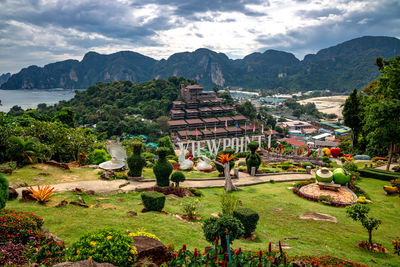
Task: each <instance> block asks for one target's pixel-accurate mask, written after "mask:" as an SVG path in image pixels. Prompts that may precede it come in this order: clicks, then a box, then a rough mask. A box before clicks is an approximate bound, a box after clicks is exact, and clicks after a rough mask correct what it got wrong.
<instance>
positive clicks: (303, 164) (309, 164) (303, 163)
mask: <svg viewBox="0 0 400 267" xmlns="http://www.w3.org/2000/svg"><path fill="white" fill-rule="evenodd" d="M300 166H302V167H304V168H307V167H308V166H310V167H311V168H312V169H313V168H315V165H314V164H312V163H311V162H302V163H300Z"/></svg>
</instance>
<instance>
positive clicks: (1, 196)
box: [0, 173, 8, 210]
mask: <svg viewBox="0 0 400 267" xmlns="http://www.w3.org/2000/svg"><path fill="white" fill-rule="evenodd" d="M7 200H8V181H7V179H6V178H5V177H4V176H3V175H2V174H1V173H0V210H1V209H3V208H4V207H5V206H6V202H7Z"/></svg>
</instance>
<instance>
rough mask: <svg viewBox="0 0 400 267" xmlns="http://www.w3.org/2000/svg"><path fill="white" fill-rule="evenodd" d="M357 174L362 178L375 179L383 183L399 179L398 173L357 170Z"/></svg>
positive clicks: (399, 174)
mask: <svg viewBox="0 0 400 267" xmlns="http://www.w3.org/2000/svg"><path fill="white" fill-rule="evenodd" d="M358 172H359V173H360V175H361V176H362V177H368V178H375V179H379V180H383V181H390V180H393V179H398V178H400V173H394V172H389V171H384V170H377V169H371V168H366V169H360V170H358Z"/></svg>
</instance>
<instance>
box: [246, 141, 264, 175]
mask: <svg viewBox="0 0 400 267" xmlns="http://www.w3.org/2000/svg"><path fill="white" fill-rule="evenodd" d="M247 147H248V148H249V149H250V151H251V152H250V154H248V155H247V156H246V166H247V171H248V173H251V168H252V167H255V168H256V172H257V170H258V168H259V167H260V164H261V157H260V155H258V154H257V153H256V150H257V148H258V143H257V142H250V143H249V144H248V145H247Z"/></svg>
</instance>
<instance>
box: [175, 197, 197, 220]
mask: <svg viewBox="0 0 400 267" xmlns="http://www.w3.org/2000/svg"><path fill="white" fill-rule="evenodd" d="M199 203H200V201H199V199H198V198H196V199H192V198H190V199H189V200H185V201H184V202H181V203H180V205H181V206H182V211H183V213H184V214H185V215H186V216H187V217H188V219H194V218H195V216H196V214H197V210H198V208H199V207H200V205H199Z"/></svg>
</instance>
